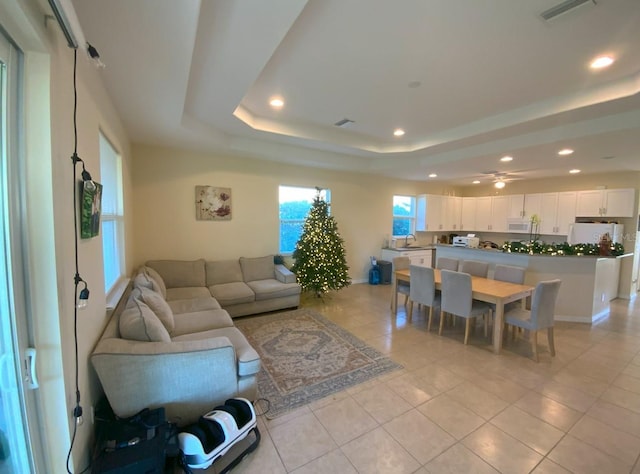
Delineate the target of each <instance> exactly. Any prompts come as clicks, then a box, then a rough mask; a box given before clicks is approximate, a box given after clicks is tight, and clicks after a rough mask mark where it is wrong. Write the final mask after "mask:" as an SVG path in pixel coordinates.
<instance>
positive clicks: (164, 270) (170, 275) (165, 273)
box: [146, 259, 206, 288]
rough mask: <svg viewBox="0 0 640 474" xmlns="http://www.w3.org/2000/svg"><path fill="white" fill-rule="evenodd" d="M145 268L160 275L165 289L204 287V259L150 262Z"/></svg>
mask: <svg viewBox="0 0 640 474" xmlns="http://www.w3.org/2000/svg"><path fill="white" fill-rule="evenodd" d="M146 266H148V267H151V268H153V269H154V270H156V271H157V272H158V273H159V274H160V276H161V277H162V279H163V280H164V283H165V285H166V287H167V288H184V287H188V286H206V280H205V272H204V259H199V260H150V261H148V262H147V263H146Z"/></svg>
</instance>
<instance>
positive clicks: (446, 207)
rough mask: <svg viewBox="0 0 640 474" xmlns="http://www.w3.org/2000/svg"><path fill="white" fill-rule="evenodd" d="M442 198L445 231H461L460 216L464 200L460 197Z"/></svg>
mask: <svg viewBox="0 0 640 474" xmlns="http://www.w3.org/2000/svg"><path fill="white" fill-rule="evenodd" d="M441 197H442V224H443V226H444V229H443V230H448V231H451V230H460V214H461V212H462V198H461V197H458V196H441Z"/></svg>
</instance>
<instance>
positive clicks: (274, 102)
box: [269, 97, 284, 109]
mask: <svg viewBox="0 0 640 474" xmlns="http://www.w3.org/2000/svg"><path fill="white" fill-rule="evenodd" d="M269 105H270V106H271V107H273V108H274V109H281V108H282V107H283V106H284V100H282V99H281V98H280V97H274V98H273V99H271V100H270V101H269Z"/></svg>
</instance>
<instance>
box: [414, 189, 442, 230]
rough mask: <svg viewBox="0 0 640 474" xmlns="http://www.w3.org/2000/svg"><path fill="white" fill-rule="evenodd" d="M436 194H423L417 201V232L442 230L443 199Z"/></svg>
mask: <svg viewBox="0 0 640 474" xmlns="http://www.w3.org/2000/svg"><path fill="white" fill-rule="evenodd" d="M442 197H443V196H437V195H434V194H421V195H420V196H418V199H417V206H416V209H417V211H416V212H417V216H416V230H417V231H420V232H437V231H440V230H443V229H442V199H441V198H442Z"/></svg>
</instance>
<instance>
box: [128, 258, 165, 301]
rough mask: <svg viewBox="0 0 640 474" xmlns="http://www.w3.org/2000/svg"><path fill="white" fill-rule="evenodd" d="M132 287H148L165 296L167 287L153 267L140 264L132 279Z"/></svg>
mask: <svg viewBox="0 0 640 474" xmlns="http://www.w3.org/2000/svg"><path fill="white" fill-rule="evenodd" d="M133 287H134V288H149V289H150V290H153V291H157V292H158V293H160V294H161V295H162V296H163V298H166V297H167V287H166V286H165V284H164V280H163V279H162V277H161V276H160V275H159V274H158V272H156V271H155V270H154V269H153V268H150V267H146V266H142V267H140V269H139V270H138V272H137V273H136V276H135V277H134V279H133Z"/></svg>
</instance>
